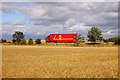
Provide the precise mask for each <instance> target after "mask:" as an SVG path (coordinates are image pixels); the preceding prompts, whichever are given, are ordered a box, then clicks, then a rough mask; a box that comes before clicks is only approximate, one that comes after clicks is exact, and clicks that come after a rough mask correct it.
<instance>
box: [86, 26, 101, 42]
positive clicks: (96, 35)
mask: <svg viewBox="0 0 120 80" xmlns="http://www.w3.org/2000/svg"><path fill="white" fill-rule="evenodd" d="M87 37H88V41H91V42H94V43H95V42H96V41H97V40H99V41H101V40H103V38H102V34H101V30H100V29H99V28H97V27H92V28H91V30H90V31H88V34H87Z"/></svg>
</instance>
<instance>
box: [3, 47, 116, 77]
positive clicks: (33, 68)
mask: <svg viewBox="0 0 120 80" xmlns="http://www.w3.org/2000/svg"><path fill="white" fill-rule="evenodd" d="M2 61H3V62H2V77H3V78H116V77H118V48H117V47H46V46H3V47H2Z"/></svg>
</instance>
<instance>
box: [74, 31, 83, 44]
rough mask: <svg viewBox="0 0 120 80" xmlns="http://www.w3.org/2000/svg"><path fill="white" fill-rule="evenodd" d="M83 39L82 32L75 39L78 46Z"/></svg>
mask: <svg viewBox="0 0 120 80" xmlns="http://www.w3.org/2000/svg"><path fill="white" fill-rule="evenodd" d="M81 41H82V37H81V34H80V33H78V34H77V37H76V41H75V44H76V46H79V44H80V42H81Z"/></svg>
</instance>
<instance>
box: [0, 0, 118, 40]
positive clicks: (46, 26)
mask: <svg viewBox="0 0 120 80" xmlns="http://www.w3.org/2000/svg"><path fill="white" fill-rule="evenodd" d="M0 9H2V11H1V12H0V18H2V23H1V24H2V29H1V30H2V38H4V39H12V34H13V33H14V32H15V31H22V32H23V33H24V34H25V39H28V38H30V37H31V38H33V39H36V38H42V39H44V38H45V37H46V36H47V35H48V34H50V33H81V34H82V36H83V37H85V38H86V35H87V33H88V31H89V30H90V28H91V27H93V26H95V27H99V28H100V29H101V30H102V34H103V37H104V38H109V37H114V36H117V35H118V2H3V3H2V4H1V5H0Z"/></svg>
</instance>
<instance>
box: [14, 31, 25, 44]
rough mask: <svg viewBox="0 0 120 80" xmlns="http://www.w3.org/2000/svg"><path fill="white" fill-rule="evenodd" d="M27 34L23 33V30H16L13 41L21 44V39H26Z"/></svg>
mask: <svg viewBox="0 0 120 80" xmlns="http://www.w3.org/2000/svg"><path fill="white" fill-rule="evenodd" d="M24 37H25V35H24V34H23V32H20V31H15V33H14V34H13V40H12V41H13V43H17V44H20V42H21V40H24Z"/></svg>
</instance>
